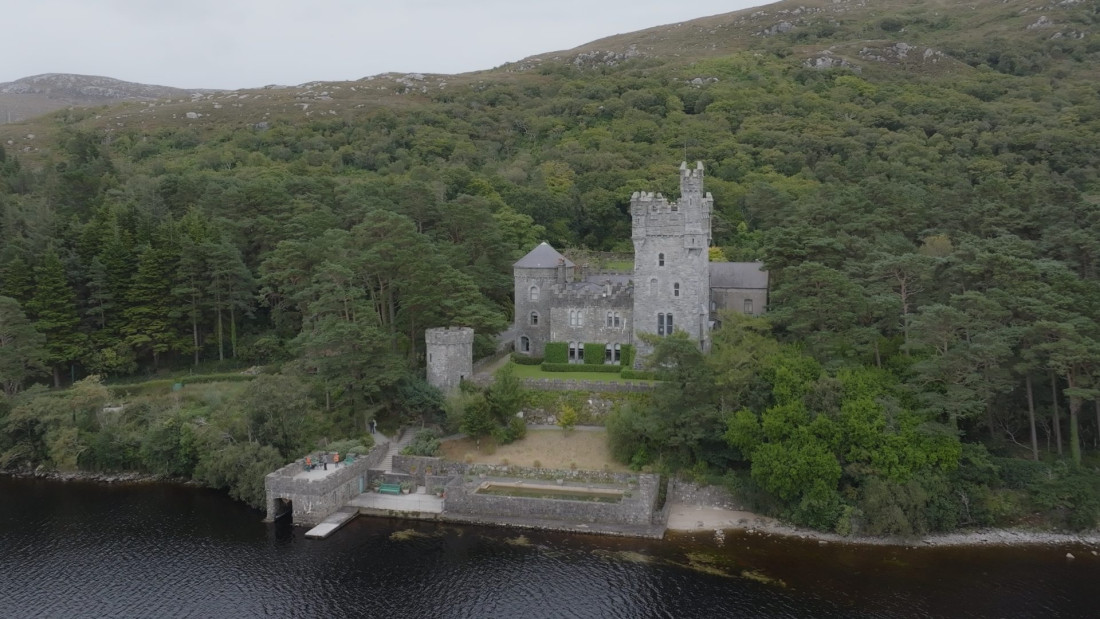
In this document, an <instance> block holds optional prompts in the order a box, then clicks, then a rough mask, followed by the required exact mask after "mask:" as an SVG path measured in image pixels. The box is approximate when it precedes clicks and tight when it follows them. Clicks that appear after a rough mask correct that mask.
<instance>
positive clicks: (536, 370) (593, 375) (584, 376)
mask: <svg viewBox="0 0 1100 619" xmlns="http://www.w3.org/2000/svg"><path fill="white" fill-rule="evenodd" d="M511 366H512V368H513V369H514V370H515V372H516V376H518V377H520V378H557V379H562V380H568V379H572V380H600V381H605V382H608V381H613V380H614V381H618V382H620V383H621V382H624V381H627V380H629V381H631V382H635V383H654V382H657V381H653V380H639V379H636V378H623V377H622V376H619V375H618V374H608V373H605V372H583V371H581V372H543V371H542V368H541V367H539V366H537V365H519V364H518V363H512V364H511ZM577 367H578V368H583V367H584V365H577Z"/></svg>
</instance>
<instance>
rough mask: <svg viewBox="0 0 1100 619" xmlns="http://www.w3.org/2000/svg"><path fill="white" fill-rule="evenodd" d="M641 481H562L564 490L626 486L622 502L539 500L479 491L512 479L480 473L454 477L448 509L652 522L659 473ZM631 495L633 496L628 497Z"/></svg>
mask: <svg viewBox="0 0 1100 619" xmlns="http://www.w3.org/2000/svg"><path fill="white" fill-rule="evenodd" d="M637 477H638V479H637V484H636V485H633V486H629V485H628V486H626V487H623V486H620V485H618V484H599V485H590V484H580V483H562V484H560V487H561V488H562V489H568V488H571V487H572V488H578V489H581V488H585V487H603V488H616V489H622V490H623V491H624V495H623V498H622V500H621V501H620V502H619V503H600V502H596V501H580V500H561V499H536V498H526V497H511V496H496V495H486V494H477V492H476V491H477V489H478V487H479V486H480V485H481V484H482V483H483V482H486V481H506V480H508V479H509V478H489V477H481V476H477V477H474V478H473V479H471V480H470V481H465V480H458V479H456V480H454V481H452V483H451V484H450V485H448V486H447V499H446V510H447V513H449V514H450V513H453V514H457V515H461V516H469V517H475V518H476V517H492V518H502V517H503V518H515V519H519V520H557V521H562V522H568V523H574V524H576V523H593V524H595V523H598V524H614V525H649V524H652V519H653V511H654V510H653V507H654V501H656V498H657V476H656V475H638V476H637ZM627 494H629V496H627Z"/></svg>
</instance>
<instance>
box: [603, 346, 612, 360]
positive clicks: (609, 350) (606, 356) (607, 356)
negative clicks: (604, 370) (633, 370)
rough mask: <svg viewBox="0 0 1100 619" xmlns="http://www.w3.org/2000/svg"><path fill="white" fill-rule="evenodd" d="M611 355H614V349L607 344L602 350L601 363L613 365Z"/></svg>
mask: <svg viewBox="0 0 1100 619" xmlns="http://www.w3.org/2000/svg"><path fill="white" fill-rule="evenodd" d="M612 355H614V349H613V348H612V347H611V344H608V345H607V346H605V347H604V349H603V362H604V363H605V364H611V363H613V361H612V358H613V356H612Z"/></svg>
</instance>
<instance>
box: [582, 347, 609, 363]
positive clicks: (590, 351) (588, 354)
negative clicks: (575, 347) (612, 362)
mask: <svg viewBox="0 0 1100 619" xmlns="http://www.w3.org/2000/svg"><path fill="white" fill-rule="evenodd" d="M606 357H607V344H603V343H600V342H585V343H584V364H585V365H603V362H604V359H605V358H606Z"/></svg>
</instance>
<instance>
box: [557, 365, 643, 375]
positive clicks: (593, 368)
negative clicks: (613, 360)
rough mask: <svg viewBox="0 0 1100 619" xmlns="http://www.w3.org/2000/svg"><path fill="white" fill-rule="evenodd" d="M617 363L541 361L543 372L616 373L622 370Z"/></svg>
mask: <svg viewBox="0 0 1100 619" xmlns="http://www.w3.org/2000/svg"><path fill="white" fill-rule="evenodd" d="M622 369H623V368H622V366H619V365H588V364H577V363H543V364H542V371H543V372H602V373H604V374H618V373H619V371H620V370H622Z"/></svg>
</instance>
